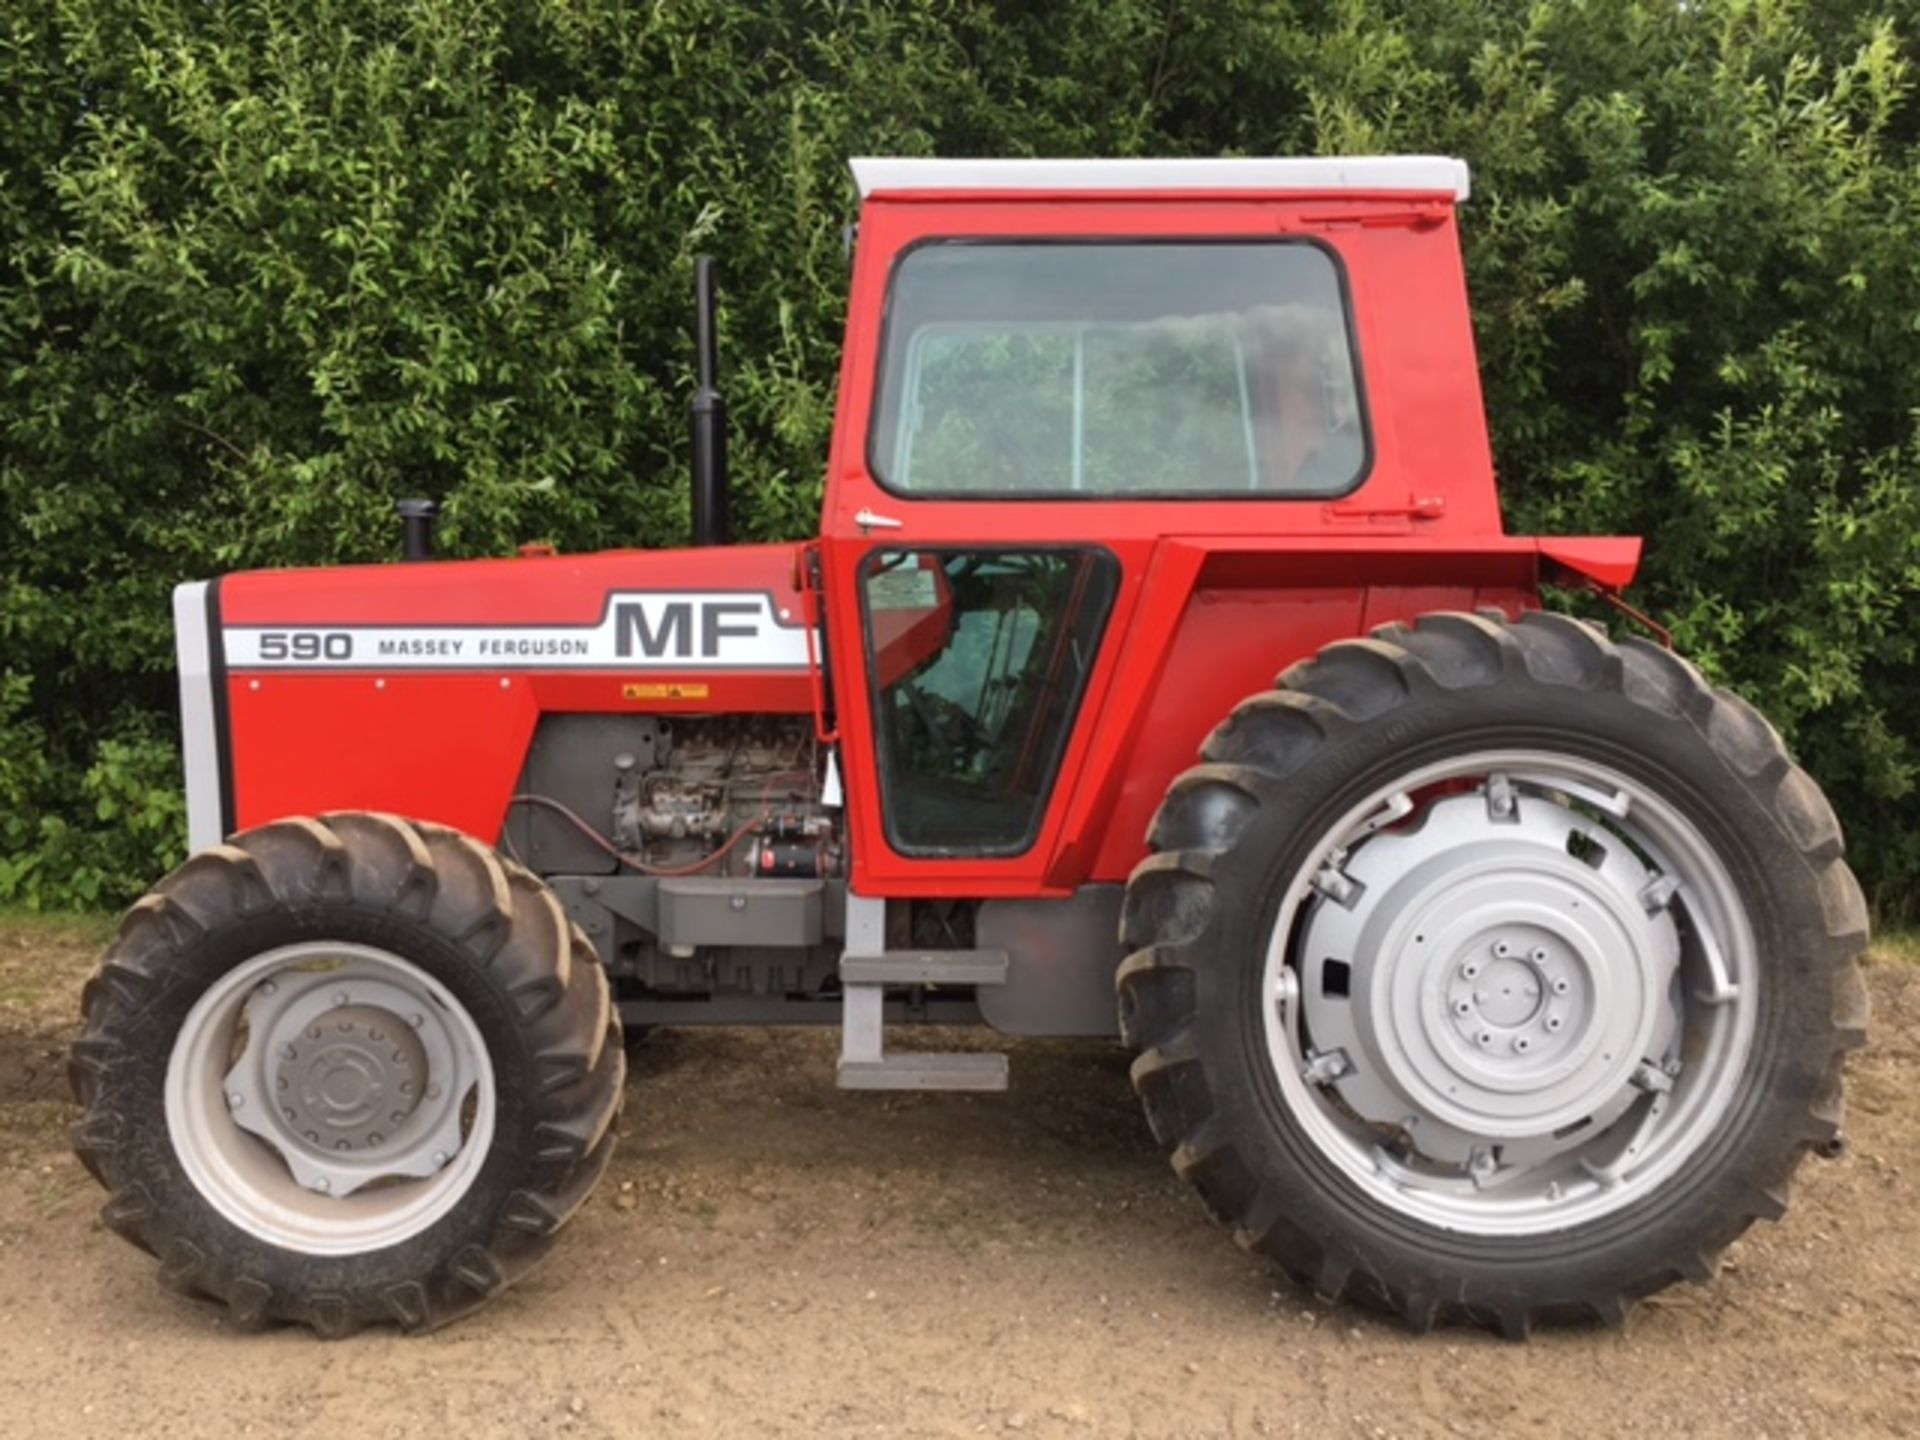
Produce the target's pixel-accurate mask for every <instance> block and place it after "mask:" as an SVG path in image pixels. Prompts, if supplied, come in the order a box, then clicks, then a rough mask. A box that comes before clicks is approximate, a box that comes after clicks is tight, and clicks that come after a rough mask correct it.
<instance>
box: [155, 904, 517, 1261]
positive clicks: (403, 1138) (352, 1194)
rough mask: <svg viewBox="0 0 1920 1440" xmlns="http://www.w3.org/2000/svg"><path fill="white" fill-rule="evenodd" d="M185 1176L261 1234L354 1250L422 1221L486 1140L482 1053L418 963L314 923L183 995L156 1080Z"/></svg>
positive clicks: (465, 1019) (298, 1246)
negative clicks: (190, 1001) (307, 933)
mask: <svg viewBox="0 0 1920 1440" xmlns="http://www.w3.org/2000/svg"><path fill="white" fill-rule="evenodd" d="M165 1109H166V1119H167V1130H168V1134H169V1136H170V1138H171V1139H172V1142H173V1150H174V1153H175V1155H176V1156H177V1157H178V1158H179V1161H180V1164H181V1168H182V1169H183V1170H184V1171H185V1172H186V1175H187V1178H188V1180H189V1181H190V1182H191V1183H192V1184H193V1186H194V1188H195V1189H196V1190H198V1191H199V1193H200V1194H201V1195H202V1196H203V1197H204V1198H205V1199H206V1200H207V1202H208V1203H209V1204H210V1205H212V1206H213V1208H214V1209H215V1210H217V1211H219V1212H220V1214H221V1215H222V1216H224V1217H225V1218H226V1219H227V1220H228V1221H230V1222H231V1223H233V1224H234V1225H236V1226H238V1227H239V1228H240V1229H241V1230H243V1231H244V1232H246V1233H247V1234H248V1235H250V1236H253V1237H254V1238H255V1239H258V1240H263V1241H265V1242H267V1243H269V1244H273V1245H277V1246H280V1247H282V1248H285V1249H289V1250H297V1251H301V1252H304V1253H307V1254H313V1255H347V1254H362V1253H366V1252H369V1251H373V1250H378V1249H381V1248H384V1247H386V1246H389V1245H394V1244H398V1243H400V1242H401V1241H404V1240H407V1239H410V1238H411V1237H413V1236H415V1235H418V1234H420V1233H421V1232H422V1231H424V1230H427V1229H429V1228H431V1227H432V1226H433V1225H434V1224H435V1223H436V1222H437V1221H439V1220H440V1219H441V1218H442V1217H444V1216H445V1215H446V1214H447V1213H448V1212H449V1211H450V1210H452V1209H453V1207H454V1206H455V1205H457V1204H458V1203H459V1201H460V1200H461V1199H462V1197H464V1196H465V1195H466V1194H467V1192H468V1191H469V1190H470V1189H471V1188H472V1186H473V1182H474V1180H475V1179H476V1178H477V1177H478V1175H479V1172H480V1168H481V1165H482V1164H483V1163H484V1161H485V1159H486V1156H487V1153H488V1151H489V1149H490V1148H491V1144H492V1140H493V1131H494V1123H495V1112H496V1097H495V1087H494V1078H493V1066H492V1063H491V1060H490V1057H489V1056H488V1052H487V1047H486V1043H485V1041H484V1039H483V1038H482V1037H481V1035H480V1031H479V1028H478V1026H476V1025H475V1023H474V1021H473V1017H472V1016H471V1015H470V1014H468V1012H467V1010H466V1007H465V1006H463V1005H462V1004H461V1003H460V1002H459V1000H458V999H456V998H455V997H454V995H453V994H452V993H451V992H450V991H449V990H448V989H447V988H446V987H445V986H444V985H442V984H441V983H440V982H439V981H437V980H435V979H434V978H433V977H432V976H430V975H428V974H427V973H426V972H425V971H424V970H422V969H421V968H420V967H419V966H417V965H415V964H413V963H412V962H410V961H408V960H404V959H402V958H401V957H400V956H398V955H395V954H393V953H392V952H390V951H387V950H383V949H379V948H377V947H374V946H370V945H359V944H351V943H345V942H334V941H313V942H307V943H302V944H297V945H287V946H282V947H279V948H277V949H274V950H271V951H267V952H265V953H263V954H260V955H256V956H254V957H252V958H251V959H249V960H246V961H244V962H242V963H241V964H240V965H238V966H236V967H234V969H232V970H230V971H228V972H227V974H225V975H223V976H222V977H221V978H220V979H219V980H217V981H216V982H215V983H214V984H213V985H212V986H210V987H209V988H208V989H207V991H206V993H205V994H203V995H202V996H201V997H200V998H199V999H198V1000H197V1001H196V1002H195V1003H194V1005H193V1007H192V1009H191V1010H189V1011H188V1013H187V1017H186V1019H185V1020H184V1021H183V1022H182V1023H181V1027H180V1030H179V1032H178V1034H177V1035H176V1036H175V1039H174V1044H173V1049H172V1053H171V1054H170V1056H169V1058H168V1063H167V1076H166V1083H165Z"/></svg>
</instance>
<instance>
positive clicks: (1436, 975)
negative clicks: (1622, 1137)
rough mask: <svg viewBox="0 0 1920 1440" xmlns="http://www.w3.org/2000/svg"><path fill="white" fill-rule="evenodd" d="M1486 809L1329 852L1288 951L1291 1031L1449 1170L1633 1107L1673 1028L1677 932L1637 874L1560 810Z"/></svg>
mask: <svg viewBox="0 0 1920 1440" xmlns="http://www.w3.org/2000/svg"><path fill="white" fill-rule="evenodd" d="M1503 798H1504V805H1503V806H1500V807H1496V806H1494V805H1492V804H1490V803H1489V801H1488V798H1487V796H1486V795H1483V794H1474V795H1459V796H1453V797H1449V798H1445V799H1441V800H1438V801H1435V802H1433V803H1432V804H1431V805H1430V806H1428V808H1427V809H1426V811H1425V812H1424V813H1423V815H1422V817H1421V819H1420V820H1419V821H1418V822H1417V823H1416V824H1414V825H1411V826H1409V827H1407V828H1405V829H1397V830H1396V829H1386V830H1383V832H1382V833H1379V834H1375V835H1373V836H1372V838H1370V839H1368V840H1367V841H1366V842H1365V843H1364V844H1363V845H1359V846H1357V847H1356V848H1355V850H1354V852H1353V854H1352V856H1351V858H1350V859H1349V858H1346V857H1341V858H1342V863H1341V864H1340V865H1338V866H1337V867H1335V868H1336V869H1337V872H1338V878H1337V879H1330V880H1329V881H1328V882H1327V883H1326V884H1324V885H1323V887H1322V888H1323V894H1324V895H1325V897H1326V898H1324V899H1323V900H1322V901H1321V902H1320V904H1319V905H1318V906H1317V907H1316V908H1315V909H1314V911H1313V912H1312V915H1311V918H1310V920H1309V923H1308V925H1307V927H1306V930H1305V934H1304V948H1303V950H1302V952H1301V953H1302V967H1301V968H1302V986H1301V990H1302V1004H1303V1006H1304V1010H1305V1018H1306V1023H1307V1030H1308V1032H1309V1033H1310V1035H1311V1036H1312V1038H1313V1043H1314V1046H1315V1048H1316V1050H1318V1051H1319V1052H1321V1053H1326V1052H1328V1051H1330V1050H1332V1049H1334V1048H1338V1049H1340V1050H1341V1051H1342V1052H1344V1054H1345V1056H1346V1062H1347V1063H1346V1064H1345V1066H1344V1067H1335V1069H1336V1070H1337V1071H1338V1074H1337V1076H1336V1084H1337V1089H1338V1093H1339V1094H1340V1096H1341V1098H1342V1100H1343V1101H1345V1103H1346V1104H1347V1105H1349V1106H1350V1107H1351V1108H1352V1109H1353V1110H1354V1111H1356V1112H1357V1113H1358V1114H1359V1115H1361V1116H1363V1117H1366V1118H1368V1119H1371V1120H1373V1121H1375V1122H1377V1123H1379V1124H1382V1125H1387V1126H1397V1127H1399V1128H1401V1129H1403V1130H1405V1131H1407V1132H1409V1133H1411V1134H1412V1135H1413V1137H1414V1140H1415V1143H1416V1144H1417V1145H1418V1147H1419V1149H1420V1151H1421V1152H1422V1153H1424V1154H1427V1155H1429V1156H1433V1157H1437V1158H1442V1159H1445V1160H1448V1161H1450V1162H1453V1163H1458V1164H1469V1163H1474V1162H1475V1161H1476V1159H1477V1158H1478V1157H1481V1156H1483V1155H1484V1153H1485V1152H1487V1151H1488V1147H1490V1146H1494V1145H1498V1146H1500V1147H1501V1148H1502V1152H1503V1154H1504V1153H1505V1152H1506V1151H1508V1150H1512V1151H1514V1152H1516V1153H1518V1152H1520V1151H1526V1152H1528V1153H1533V1154H1540V1153H1550V1152H1552V1151H1555V1150H1558V1149H1561V1148H1565V1147H1566V1146H1568V1145H1571V1144H1574V1143H1577V1141H1576V1138H1575V1137H1576V1132H1586V1133H1591V1129H1592V1127H1593V1126H1594V1125H1605V1124H1606V1123H1609V1122H1610V1121H1611V1120H1613V1119H1615V1118H1617V1117H1618V1116H1619V1115H1620V1114H1621V1113H1623V1112H1624V1111H1625V1109H1626V1108H1627V1107H1628V1106H1630V1105H1631V1104H1632V1103H1633V1101H1634V1100H1635V1098H1636V1097H1637V1094H1638V1092H1637V1091H1636V1090H1635V1089H1634V1088H1633V1087H1632V1085H1631V1083H1630V1081H1631V1079H1632V1076H1633V1075H1634V1072H1635V1069H1636V1067H1637V1066H1638V1065H1639V1064H1640V1062H1641V1061H1642V1059H1643V1057H1646V1056H1649V1055H1654V1056H1658V1055H1661V1054H1664V1053H1665V1048H1666V1046H1667V1045H1668V1043H1669V1042H1670V1040H1671V1037H1672V1033H1673V1024H1674V1022H1673V1015H1672V1010H1671V1007H1670V1006H1669V1005H1668V1003H1667V1001H1668V996H1669V990H1670V987H1671V984H1672V981H1673V977H1674V972H1675V969H1676V968H1677V966H1678V964H1679V958H1680V946H1679V937H1678V933H1677V931H1676V930H1675V928H1674V925H1673V922H1672V919H1671V916H1670V915H1669V914H1668V913H1667V912H1666V911H1665V910H1664V909H1654V910H1650V909H1649V908H1648V906H1647V905H1646V904H1645V903H1643V902H1642V900H1641V898H1640V897H1641V896H1642V894H1643V893H1644V892H1646V890H1647V889H1648V887H1649V885H1650V884H1651V883H1652V881H1653V875H1652V873H1651V872H1650V871H1649V870H1648V869H1647V867H1646V866H1645V865H1644V864H1643V863H1642V862H1641V861H1640V860H1639V859H1638V858H1637V857H1636V856H1634V854H1633V853H1632V852H1631V850H1630V849H1629V848H1628V847H1626V846H1625V845H1614V846H1610V847H1603V846H1600V845H1597V844H1593V843H1591V842H1590V839H1589V837H1588V836H1587V834H1586V830H1585V829H1584V828H1583V826H1582V825H1581V822H1580V817H1579V816H1578V814H1577V813H1576V812H1574V811H1571V810H1569V809H1568V808H1567V807H1565V806H1563V805H1558V804H1554V803H1552V802H1550V801H1547V800H1544V799H1540V798H1537V797H1517V796H1512V795H1507V796H1505V797H1503ZM1336 966H1338V967H1342V968H1341V969H1340V970H1339V971H1338V972H1336V971H1335V970H1334V968H1333V967H1336ZM1335 973H1338V974H1340V975H1342V976H1343V977H1344V979H1345V984H1344V987H1343V986H1341V985H1336V984H1334V983H1332V980H1333V976H1334V974H1335ZM1482 1163H1484V1162H1483V1161H1482Z"/></svg>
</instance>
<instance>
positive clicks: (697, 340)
mask: <svg viewBox="0 0 1920 1440" xmlns="http://www.w3.org/2000/svg"><path fill="white" fill-rule="evenodd" d="M693 277H694V279H693V283H694V315H693V348H694V355H695V364H696V365H697V366H698V367H699V386H698V388H697V389H695V390H694V392H693V407H692V410H693V417H692V418H693V543H694V544H695V545H725V544H728V543H730V541H731V540H732V533H731V526H730V524H729V522H728V517H727V402H726V401H725V400H723V399H722V398H721V397H720V392H719V390H717V389H716V388H715V387H714V371H715V369H716V368H717V358H716V355H715V350H716V339H717V326H716V325H715V323H714V321H715V314H714V304H715V302H714V293H713V257H712V256H711V255H702V256H700V257H698V258H697V259H696V260H695V261H694V262H693Z"/></svg>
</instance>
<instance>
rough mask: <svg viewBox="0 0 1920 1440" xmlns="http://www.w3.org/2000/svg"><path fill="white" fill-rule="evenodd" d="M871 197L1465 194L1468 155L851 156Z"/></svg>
mask: <svg viewBox="0 0 1920 1440" xmlns="http://www.w3.org/2000/svg"><path fill="white" fill-rule="evenodd" d="M850 163H851V164H852V166H853V178H854V183H855V184H857V185H858V186H859V187H860V194H861V195H862V196H863V197H864V196H867V195H872V194H874V193H875V192H877V191H899V190H1113V191H1119V190H1262V191H1273V192H1295V193H1299V192H1311V191H1338V190H1405V191H1418V192H1422V193H1432V192H1435V191H1444V192H1447V193H1450V194H1451V195H1452V196H1453V198H1454V199H1455V200H1456V201H1459V200H1465V199H1466V198H1467V192H1468V189H1469V185H1468V176H1467V162H1466V161H1464V160H1456V159H1453V158H1452V157H1450V156H1445V155H1349V156H1313V157H1302V158H1284V159H1252V160H917V159H889V158H884V157H863V158H861V159H858V160H854V161H852V162H850Z"/></svg>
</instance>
